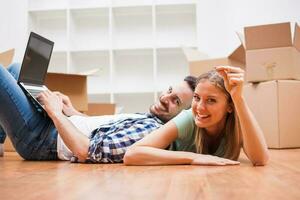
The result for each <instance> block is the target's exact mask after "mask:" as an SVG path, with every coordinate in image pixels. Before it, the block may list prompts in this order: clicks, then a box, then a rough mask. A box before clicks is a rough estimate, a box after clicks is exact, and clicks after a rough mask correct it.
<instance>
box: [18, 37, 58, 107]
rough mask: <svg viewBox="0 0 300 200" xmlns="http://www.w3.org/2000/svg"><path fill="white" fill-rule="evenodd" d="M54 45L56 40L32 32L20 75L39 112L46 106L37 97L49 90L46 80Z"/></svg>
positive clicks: (25, 89) (20, 83)
mask: <svg viewBox="0 0 300 200" xmlns="http://www.w3.org/2000/svg"><path fill="white" fill-rule="evenodd" d="M53 46H54V42H52V41H50V40H48V39H46V38H44V37H42V36H40V35H38V34H36V33H34V32H31V33H30V36H29V39H28V43H27V47H26V51H25V55H24V58H23V62H22V66H21V72H20V75H19V80H18V84H19V86H20V87H21V88H22V90H23V91H24V93H25V94H26V96H27V97H29V98H30V100H31V101H32V103H33V104H34V106H35V107H36V108H37V110H38V111H39V112H44V108H43V106H42V105H41V104H40V103H39V102H38V100H37V99H36V97H37V95H38V94H39V93H40V92H42V91H44V90H47V87H46V86H45V85H44V80H45V77H46V74H47V70H48V66H49V62H50V58H51V54H52V50H53ZM44 113H45V112H44Z"/></svg>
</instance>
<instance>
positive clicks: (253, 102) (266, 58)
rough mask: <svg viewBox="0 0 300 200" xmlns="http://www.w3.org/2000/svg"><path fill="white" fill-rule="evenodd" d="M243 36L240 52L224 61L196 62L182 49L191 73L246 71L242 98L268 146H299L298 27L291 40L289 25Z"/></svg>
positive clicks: (250, 31) (257, 29)
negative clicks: (229, 67) (221, 67)
mask: <svg viewBox="0 0 300 200" xmlns="http://www.w3.org/2000/svg"><path fill="white" fill-rule="evenodd" d="M244 36H245V38H244V40H242V43H243V48H242V47H239V49H240V50H239V52H240V53H235V54H232V55H231V56H229V57H228V58H227V59H225V60H224V59H223V60H221V59H213V60H199V59H198V60H197V59H196V58H195V56H192V57H191V55H195V54H191V53H190V52H188V51H186V50H185V51H184V52H185V54H186V56H187V59H188V62H189V67H190V72H191V74H192V75H196V76H198V75H200V74H201V73H203V72H205V71H207V69H208V68H212V67H213V66H215V65H234V66H240V67H242V68H245V71H246V81H247V82H248V83H246V84H245V86H244V96H245V99H246V101H247V103H248V105H249V107H250V109H251V110H252V112H253V114H254V115H255V117H256V119H257V121H258V123H259V125H260V127H261V128H262V130H263V132H264V134H265V138H266V141H267V144H268V147H269V148H297V147H300V27H299V26H298V25H297V24H296V25H295V30H294V40H293V41H292V36H291V25H290V23H280V24H269V25H261V26H252V27H246V28H245V29H244ZM235 52H236V51H235ZM187 53H188V55H187ZM216 61H218V62H216ZM207 65H209V67H208V66H207Z"/></svg>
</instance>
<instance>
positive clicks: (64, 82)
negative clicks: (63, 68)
mask: <svg viewBox="0 0 300 200" xmlns="http://www.w3.org/2000/svg"><path fill="white" fill-rule="evenodd" d="M45 85H46V86H47V87H48V88H49V89H50V90H51V91H59V92H61V93H63V94H65V95H67V96H69V98H70V99H71V102H72V104H73V106H74V107H75V108H76V109H77V110H79V111H87V110H88V97H87V76H86V75H78V74H62V73H47V76H46V79H45Z"/></svg>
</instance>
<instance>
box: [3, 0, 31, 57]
mask: <svg viewBox="0 0 300 200" xmlns="http://www.w3.org/2000/svg"><path fill="white" fill-rule="evenodd" d="M27 37H28V36H27V0H0V52H2V51H5V50H7V49H10V48H15V49H16V51H15V57H14V61H15V62H22V59H23V55H24V51H25V46H26V42H27Z"/></svg>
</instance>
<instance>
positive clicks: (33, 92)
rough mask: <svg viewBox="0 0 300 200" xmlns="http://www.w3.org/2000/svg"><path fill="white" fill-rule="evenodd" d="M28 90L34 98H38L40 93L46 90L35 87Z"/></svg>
mask: <svg viewBox="0 0 300 200" xmlns="http://www.w3.org/2000/svg"><path fill="white" fill-rule="evenodd" d="M27 90H28V92H29V93H30V94H31V95H32V96H33V97H34V98H36V97H37V95H38V94H39V93H41V92H42V91H44V90H33V89H27Z"/></svg>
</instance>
